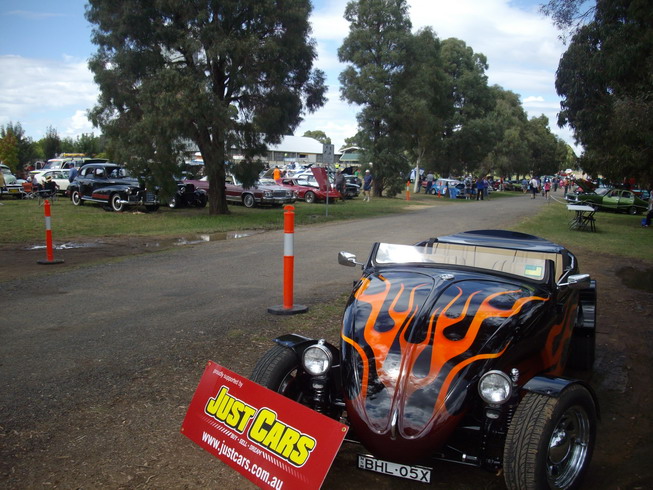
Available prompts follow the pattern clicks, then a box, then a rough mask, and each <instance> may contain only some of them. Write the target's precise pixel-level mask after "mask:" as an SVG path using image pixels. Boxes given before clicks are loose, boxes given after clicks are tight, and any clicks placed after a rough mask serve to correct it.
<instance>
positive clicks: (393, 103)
mask: <svg viewBox="0 0 653 490" xmlns="http://www.w3.org/2000/svg"><path fill="white" fill-rule="evenodd" d="M345 19H347V20H348V21H349V25H350V27H349V35H348V36H347V37H346V38H345V40H344V41H343V43H342V45H341V46H340V48H339V49H338V58H339V59H340V61H341V62H343V63H348V65H347V67H346V68H345V70H344V71H343V72H342V73H341V74H340V84H341V86H340V92H341V95H342V97H343V98H344V99H345V100H347V101H349V102H350V103H354V104H358V105H360V106H361V107H362V109H361V111H360V113H359V114H358V115H357V120H358V126H359V128H360V131H359V133H358V135H357V139H358V141H359V143H360V144H361V145H362V146H363V148H364V149H365V150H364V156H365V159H366V160H367V161H368V162H372V163H373V166H374V193H375V194H376V195H380V194H381V192H382V191H383V188H384V187H386V186H387V187H388V188H390V189H393V190H392V191H391V192H396V190H397V186H398V185H399V184H398V182H396V180H397V179H400V180H401V177H400V176H401V175H402V174H405V173H406V171H407V169H408V162H407V160H406V158H405V157H404V155H403V152H402V148H401V146H400V144H399V143H400V142H399V140H398V139H395V138H392V137H391V135H392V134H393V131H394V129H396V128H395V126H394V125H393V123H394V120H393V116H394V113H395V112H394V109H395V108H396V107H397V105H398V103H397V97H398V95H399V93H400V91H401V90H402V89H403V85H402V83H401V79H402V74H403V72H404V71H405V70H406V64H407V63H408V62H409V56H408V53H409V43H410V39H411V32H410V29H411V22H410V19H409V18H408V6H407V4H406V2H405V0H360V1H357V2H349V3H348V4H347V7H346V8H345Z"/></svg>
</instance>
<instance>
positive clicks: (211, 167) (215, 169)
mask: <svg viewBox="0 0 653 490" xmlns="http://www.w3.org/2000/svg"><path fill="white" fill-rule="evenodd" d="M198 146H199V148H200V153H201V154H202V159H203V160H204V171H205V173H206V175H207V176H208V179H209V214H210V215H216V214H229V207H228V206H227V194H226V192H225V182H224V181H225V168H224V161H225V155H224V145H222V144H221V143H220V142H218V143H216V142H212V143H211V144H209V145H207V144H202V143H200V144H199V145H198Z"/></svg>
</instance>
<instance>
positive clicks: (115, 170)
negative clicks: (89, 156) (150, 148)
mask: <svg viewBox="0 0 653 490" xmlns="http://www.w3.org/2000/svg"><path fill="white" fill-rule="evenodd" d="M67 194H68V195H69V196H70V199H71V200H72V202H73V204H74V205H75V206H81V205H82V204H84V203H85V202H95V203H100V204H103V205H104V208H105V209H107V210H109V211H111V210H113V211H124V210H125V209H126V208H127V207H130V206H143V207H145V209H146V210H147V211H156V210H157V209H159V197H158V189H146V188H145V185H144V184H143V183H142V182H140V181H139V180H138V179H137V178H135V177H132V176H130V175H129V172H128V171H127V169H126V168H124V167H122V166H120V165H118V164H115V163H91V164H87V165H84V166H83V167H82V168H81V169H80V170H79V173H78V174H77V176H76V177H75V180H73V182H71V183H70V185H69V186H68V191H67Z"/></svg>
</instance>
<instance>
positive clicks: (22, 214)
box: [0, 192, 653, 261]
mask: <svg viewBox="0 0 653 490" xmlns="http://www.w3.org/2000/svg"><path fill="white" fill-rule="evenodd" d="M514 195H515V194H514V193H512V192H496V193H493V194H492V199H497V198H510V197H511V196H514ZM455 202H458V203H460V202H461V201H460V200H451V199H440V198H437V197H435V196H431V195H429V196H427V195H425V194H423V193H420V194H413V193H412V192H411V195H410V199H409V200H407V199H406V198H405V196H404V195H400V196H397V197H396V198H376V199H375V198H373V199H372V200H371V201H370V202H369V203H368V202H363V200H362V198H360V197H359V198H358V199H353V200H348V201H347V202H345V203H342V202H336V203H329V205H328V206H326V205H325V204H324V203H318V204H306V203H304V202H297V203H295V205H294V207H295V223H296V224H297V225H310V224H317V223H326V222H330V221H337V220H345V219H363V218H366V217H370V216H377V215H380V214H388V213H402V212H405V210H406V209H409V208H411V207H413V206H434V205H435V206H448V205H451V204H453V203H455ZM229 209H230V211H231V213H230V214H229V215H223V216H209V212H208V208H204V209H195V208H189V209H170V208H168V207H165V206H162V207H161V208H160V209H159V211H158V212H156V213H144V212H139V211H137V210H134V211H127V212H124V213H113V212H107V211H104V210H103V209H102V207H101V206H98V205H93V204H85V205H84V206H79V207H76V206H73V205H72V203H71V202H70V200H68V199H66V198H63V197H62V198H59V199H58V200H57V201H56V202H55V203H54V204H53V205H52V212H51V214H52V230H53V233H56V237H57V240H66V241H69V240H80V239H83V238H84V237H89V238H92V237H110V236H121V235H132V236H173V237H178V236H184V235H193V234H212V233H224V232H228V231H239V230H270V229H281V228H283V221H284V216H283V215H284V210H283V209H282V208H277V209H269V208H252V209H247V208H245V207H243V206H235V205H230V206H229ZM595 216H596V225H597V231H596V233H589V232H579V231H570V230H569V229H568V226H567V223H568V222H569V219H570V218H571V217H572V214H571V212H569V211H567V208H566V206H565V205H564V204H563V203H559V202H556V201H551V204H550V205H548V206H545V207H544V209H543V210H542V211H541V212H540V213H539V214H538V215H536V216H532V217H528V218H526V219H525V220H524V221H523V222H521V223H519V224H518V225H517V226H515V227H514V229H515V230H516V231H521V232H524V233H530V234H533V235H537V236H541V237H543V238H546V239H548V240H551V241H553V242H556V243H560V244H562V245H564V246H566V247H568V248H569V249H571V250H577V249H584V250H588V251H591V252H595V251H598V252H604V253H609V254H614V255H620V256H624V257H633V258H638V259H643V260H647V261H651V260H653V253H652V252H651V245H650V241H651V229H650V228H641V227H640V221H641V219H642V216H641V215H640V216H628V215H625V214H617V213H609V212H603V213H602V212H599V213H596V215H595ZM44 229H45V224H44V210H43V207H42V206H39V205H38V203H37V201H35V200H13V199H8V198H7V199H3V200H0V243H1V244H11V243H29V242H33V241H38V240H42V239H43V235H44Z"/></svg>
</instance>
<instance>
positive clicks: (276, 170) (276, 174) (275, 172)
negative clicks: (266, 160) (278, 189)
mask: <svg viewBox="0 0 653 490" xmlns="http://www.w3.org/2000/svg"><path fill="white" fill-rule="evenodd" d="M272 178H273V179H274V181H275V182H276V181H277V180H279V179H280V178H281V170H279V166H278V165H275V167H274V170H273V171H272Z"/></svg>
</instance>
